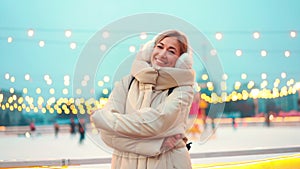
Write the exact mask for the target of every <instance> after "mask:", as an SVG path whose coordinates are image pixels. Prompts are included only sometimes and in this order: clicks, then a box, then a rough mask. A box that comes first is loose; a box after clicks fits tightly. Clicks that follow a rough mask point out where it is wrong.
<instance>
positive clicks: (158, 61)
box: [155, 58, 167, 64]
mask: <svg viewBox="0 0 300 169" xmlns="http://www.w3.org/2000/svg"><path fill="white" fill-rule="evenodd" d="M155 60H156V62H157V63H159V64H167V62H164V61H162V60H160V59H157V58H156V59H155Z"/></svg>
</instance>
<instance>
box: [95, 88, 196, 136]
mask: <svg viewBox="0 0 300 169" xmlns="http://www.w3.org/2000/svg"><path fill="white" fill-rule="evenodd" d="M114 94H115V93H113V94H112V98H115V97H116V96H114ZM192 100H193V89H192V87H191V86H182V87H177V88H176V89H174V91H173V92H172V94H171V95H169V96H168V97H167V98H166V100H165V101H164V102H163V103H161V104H160V105H158V106H157V107H156V108H142V109H140V110H136V112H133V113H130V114H121V113H120V112H118V110H116V109H114V108H113V107H114V106H112V107H111V108H110V109H101V110H98V111H97V112H96V113H95V114H94V115H93V116H92V118H93V121H94V122H95V126H96V127H97V128H100V129H103V130H106V131H108V132H113V133H115V134H116V135H121V136H126V137H130V138H152V139H153V138H164V137H167V136H171V135H174V134H179V133H171V132H169V133H168V134H169V135H166V133H167V131H168V129H170V128H172V127H177V126H180V125H178V124H180V123H183V122H184V121H185V120H186V117H187V114H188V112H189V108H190V105H191V102H192ZM116 101H117V100H116ZM116 103H117V104H119V103H118V102H116ZM110 104H112V103H110ZM177 132H178V131H177ZM182 132H184V129H182Z"/></svg>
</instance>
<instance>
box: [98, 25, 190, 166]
mask: <svg viewBox="0 0 300 169" xmlns="http://www.w3.org/2000/svg"><path fill="white" fill-rule="evenodd" d="M194 76H195V73H194V71H193V69H192V57H191V56H190V55H189V54H188V41H187V38H186V36H185V35H183V34H182V33H180V32H178V31H175V30H171V31H166V32H163V33H161V34H159V35H158V36H157V38H155V41H150V42H149V43H147V44H146V45H144V47H143V49H142V50H141V51H140V52H139V53H138V54H137V57H136V59H135V60H134V62H133V65H132V68H131V73H130V75H128V76H126V77H124V78H123V79H122V80H121V81H120V82H118V83H116V85H115V88H114V89H113V91H112V93H111V95H110V97H109V101H108V102H107V104H106V105H105V107H104V108H103V109H100V110H97V111H95V112H94V113H93V115H92V121H93V122H94V124H95V126H96V127H97V128H98V129H100V133H101V137H102V139H103V141H104V142H105V143H106V144H107V145H108V146H110V147H112V148H113V149H114V153H113V155H112V164H111V167H112V169H146V168H147V169H158V168H159V169H164V168H165V169H169V168H172V169H173V168H178V169H190V168H192V167H191V161H190V156H189V153H188V150H187V149H186V146H185V142H184V141H183V138H184V137H185V132H186V130H187V128H186V127H187V124H186V123H187V118H188V114H189V108H190V105H191V103H192V101H193V94H194V93H193V87H192V85H193V84H194Z"/></svg>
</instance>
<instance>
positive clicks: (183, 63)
mask: <svg viewBox="0 0 300 169" xmlns="http://www.w3.org/2000/svg"><path fill="white" fill-rule="evenodd" d="M192 66H193V56H192V54H191V53H183V54H182V55H181V56H179V58H178V59H177V61H176V64H175V67H176V68H182V69H191V68H192Z"/></svg>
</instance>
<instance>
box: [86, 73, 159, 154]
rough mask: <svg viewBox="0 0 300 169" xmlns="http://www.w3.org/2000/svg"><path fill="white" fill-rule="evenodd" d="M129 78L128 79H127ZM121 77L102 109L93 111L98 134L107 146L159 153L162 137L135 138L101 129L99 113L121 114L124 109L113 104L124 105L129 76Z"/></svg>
mask: <svg viewBox="0 0 300 169" xmlns="http://www.w3.org/2000/svg"><path fill="white" fill-rule="evenodd" d="M128 79H129V80H128ZM128 79H126V78H125V79H123V80H122V81H120V82H117V83H116V85H115V87H114V90H113V91H112V93H111V95H110V98H109V101H108V102H107V103H106V104H105V106H104V108H103V109H102V111H99V112H95V114H94V115H93V116H92V121H93V122H94V124H95V126H96V127H97V128H99V129H100V135H101V138H102V140H103V142H104V143H105V144H106V145H108V146H109V147H111V148H113V149H116V150H119V151H125V152H131V153H136V154H141V155H145V156H155V155H158V154H160V153H161V152H160V148H161V145H162V142H163V140H164V139H163V138H160V139H136V138H129V137H124V136H121V135H117V133H115V132H110V131H105V130H103V129H101V126H102V125H101V124H102V123H103V119H101V118H100V115H99V114H100V113H103V112H108V114H109V113H121V114H123V113H124V111H125V108H124V107H125V106H116V105H115V104H120V105H125V102H126V95H127V92H128V84H129V81H130V78H128ZM127 81H128V84H127ZM107 120H108V119H105V123H107V125H108V124H109V123H113V121H107Z"/></svg>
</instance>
